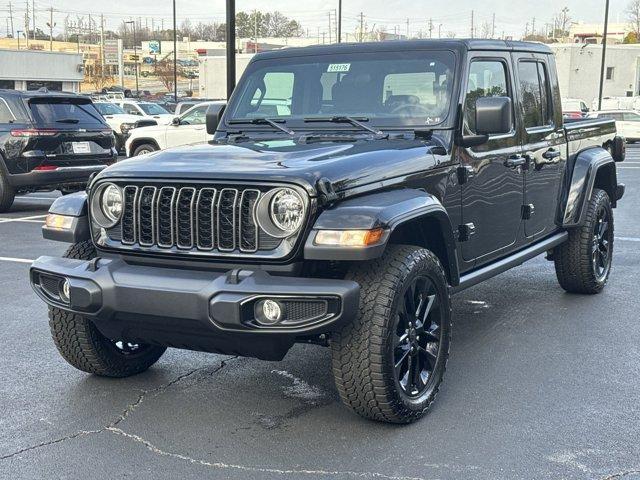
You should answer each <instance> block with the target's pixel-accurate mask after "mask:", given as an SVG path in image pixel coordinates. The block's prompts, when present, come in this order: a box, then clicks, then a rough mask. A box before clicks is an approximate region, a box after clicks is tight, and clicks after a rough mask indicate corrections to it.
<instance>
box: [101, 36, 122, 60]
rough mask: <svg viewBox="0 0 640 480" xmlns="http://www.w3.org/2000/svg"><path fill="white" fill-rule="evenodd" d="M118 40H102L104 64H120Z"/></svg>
mask: <svg viewBox="0 0 640 480" xmlns="http://www.w3.org/2000/svg"><path fill="white" fill-rule="evenodd" d="M119 50H120V49H119V41H118V40H105V41H104V63H105V64H106V65H119V64H120V61H119V60H120V51H119Z"/></svg>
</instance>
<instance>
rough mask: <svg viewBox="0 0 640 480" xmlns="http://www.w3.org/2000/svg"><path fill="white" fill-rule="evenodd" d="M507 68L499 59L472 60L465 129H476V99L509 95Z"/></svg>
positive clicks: (469, 130)
mask: <svg viewBox="0 0 640 480" xmlns="http://www.w3.org/2000/svg"><path fill="white" fill-rule="evenodd" d="M508 96H510V95H509V90H508V84H507V70H506V66H505V64H504V63H502V62H500V61H498V60H481V61H476V62H472V63H471V66H470V67H469V79H468V84H467V98H466V100H465V103H464V118H465V129H466V130H467V131H468V132H470V133H475V131H476V100H477V99H478V98H481V97H508Z"/></svg>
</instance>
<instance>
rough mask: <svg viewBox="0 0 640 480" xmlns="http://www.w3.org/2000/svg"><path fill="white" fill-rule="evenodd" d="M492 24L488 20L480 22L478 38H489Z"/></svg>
mask: <svg viewBox="0 0 640 480" xmlns="http://www.w3.org/2000/svg"><path fill="white" fill-rule="evenodd" d="M491 32H492V25H491V23H490V22H484V23H483V24H482V30H481V33H480V38H491Z"/></svg>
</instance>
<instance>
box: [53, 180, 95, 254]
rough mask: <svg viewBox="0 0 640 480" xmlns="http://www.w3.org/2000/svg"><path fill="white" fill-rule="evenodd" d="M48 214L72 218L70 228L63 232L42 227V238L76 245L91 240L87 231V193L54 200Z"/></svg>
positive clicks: (77, 193)
mask: <svg viewBox="0 0 640 480" xmlns="http://www.w3.org/2000/svg"><path fill="white" fill-rule="evenodd" d="M49 213H50V214H53V215H63V216H65V217H72V218H73V220H72V221H71V227H70V228H69V229H65V230H59V229H54V228H49V227H47V226H46V225H45V226H43V227H42V236H43V237H44V238H46V239H47V240H54V241H56V242H65V243H78V242H83V241H85V240H90V239H91V232H90V230H89V216H88V200H87V192H76V193H72V194H70V195H64V196H62V197H58V198H56V200H55V201H54V202H53V204H52V205H51V207H49Z"/></svg>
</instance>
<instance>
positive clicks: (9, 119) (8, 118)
mask: <svg viewBox="0 0 640 480" xmlns="http://www.w3.org/2000/svg"><path fill="white" fill-rule="evenodd" d="M14 121H15V117H14V116H13V113H11V110H10V109H9V105H7V102H5V101H4V99H2V98H0V123H13V122H14Z"/></svg>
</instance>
